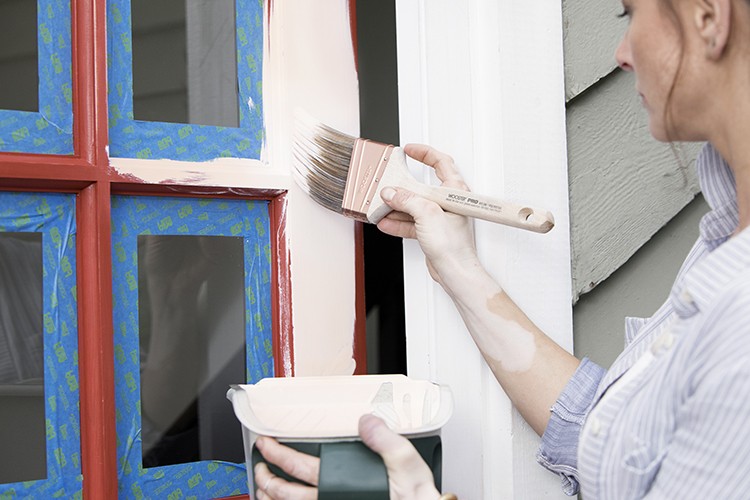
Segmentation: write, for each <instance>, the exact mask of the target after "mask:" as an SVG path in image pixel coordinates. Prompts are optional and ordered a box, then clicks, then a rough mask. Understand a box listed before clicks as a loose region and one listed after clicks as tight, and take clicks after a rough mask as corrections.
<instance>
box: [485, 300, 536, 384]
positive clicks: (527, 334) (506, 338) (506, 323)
mask: <svg viewBox="0 0 750 500" xmlns="http://www.w3.org/2000/svg"><path fill="white" fill-rule="evenodd" d="M504 295H505V292H500V293H498V294H496V295H495V296H493V297H491V298H490V299H488V300H487V309H488V310H489V311H490V312H491V313H493V314H496V315H498V316H499V318H498V319H496V320H495V322H496V323H498V324H499V326H500V330H501V331H502V334H501V335H496V336H493V337H492V338H491V339H490V340H489V341H488V342H487V343H486V345H484V346H483V350H484V353H485V354H486V355H487V356H489V357H490V358H492V359H494V360H495V361H497V362H498V363H500V366H501V367H502V369H503V370H505V371H509V372H523V371H526V370H528V369H530V368H531V365H532V363H533V362H534V356H535V354H536V342H535V341H534V334H533V333H532V331H531V328H532V326H531V322H530V321H529V319H528V318H526V316H523V315H522V314H521V315H518V316H514V315H511V314H508V313H507V312H506V311H504V310H503V307H502V306H503V299H504Z"/></svg>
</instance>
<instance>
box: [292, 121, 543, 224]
mask: <svg viewBox="0 0 750 500" xmlns="http://www.w3.org/2000/svg"><path fill="white" fill-rule="evenodd" d="M295 124H296V127H295V137H294V139H295V140H294V166H295V172H296V175H295V179H296V180H297V183H298V184H299V185H300V186H301V187H302V189H304V190H305V191H306V192H307V193H308V194H309V195H310V196H311V197H312V198H313V199H314V200H315V201H316V202H318V203H319V204H320V205H323V206H324V207H326V208H328V209H330V210H333V211H334V212H338V213H341V214H343V215H345V216H347V217H350V218H353V219H356V220H359V221H362V222H369V223H372V224H376V223H377V222H378V221H380V220H381V219H382V218H383V217H385V216H386V215H387V214H388V213H389V212H390V211H391V208H390V207H389V206H388V205H387V204H386V203H385V202H384V201H383V200H382V199H381V197H380V191H381V189H382V188H384V187H388V186H390V187H399V188H404V189H407V190H409V191H412V192H414V193H416V194H418V195H420V196H422V197H424V198H426V199H428V200H431V201H433V202H435V203H437V204H438V205H440V207H441V208H442V209H443V210H445V211H447V212H452V213H455V214H458V215H466V216H468V217H474V218H477V219H483V220H486V221H489V222H495V223H498V224H504V225H506V226H512V227H517V228H520V229H526V230H528V231H533V232H536V233H546V232H548V231H549V230H550V229H552V228H553V227H554V225H555V222H554V218H553V217H552V214H551V213H550V212H548V211H546V210H540V209H535V208H531V207H528V206H526V205H517V204H514V203H510V202H507V201H504V200H500V199H496V198H491V197H487V196H483V195H479V194H476V193H472V192H470V191H464V190H461V189H454V188H449V187H444V186H440V187H437V186H428V185H425V184H422V183H421V182H419V181H417V180H416V179H415V178H414V177H413V176H412V175H411V173H410V172H409V169H408V167H407V165H406V154H405V153H404V150H403V149H401V148H400V147H397V146H393V145H390V144H382V143H379V142H375V141H370V140H369V139H360V138H355V137H352V136H350V135H347V134H344V133H342V132H339V131H338V130H335V129H333V128H331V127H329V126H327V125H324V124H321V123H318V122H316V121H315V120H314V119H313V118H311V117H310V116H309V115H307V114H305V113H304V112H301V111H298V112H297V114H296V116H295Z"/></svg>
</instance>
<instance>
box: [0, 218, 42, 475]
mask: <svg viewBox="0 0 750 500" xmlns="http://www.w3.org/2000/svg"><path fill="white" fill-rule="evenodd" d="M42 316H43V312H42V234H41V233H2V232H0V450H3V452H2V453H0V483H14V482H20V481H29V480H32V479H44V478H46V477H47V451H46V440H45V437H46V434H45V433H46V430H45V414H44V339H43V334H42V331H43V328H42ZM11 450H12V451H11Z"/></svg>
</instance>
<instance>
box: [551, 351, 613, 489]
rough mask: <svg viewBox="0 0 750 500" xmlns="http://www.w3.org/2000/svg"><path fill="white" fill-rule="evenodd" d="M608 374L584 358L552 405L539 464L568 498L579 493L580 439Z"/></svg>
mask: <svg viewBox="0 0 750 500" xmlns="http://www.w3.org/2000/svg"><path fill="white" fill-rule="evenodd" d="M605 372H606V370H605V369H604V368H602V367H601V366H599V365H597V364H596V363H594V362H593V361H591V360H589V359H588V358H583V360H582V361H581V364H580V365H579V366H578V368H577V369H576V371H575V373H574V374H573V377H571V379H570V380H569V381H568V383H567V385H566V386H565V389H563V391H562V393H560V396H559V397H558V398H557V401H555V404H554V405H552V408H551V409H550V411H551V412H552V414H551V415H550V419H549V422H548V423H547V428H546V429H545V431H544V435H543V436H542V442H541V445H540V446H539V451H538V452H537V462H539V463H540V464H541V465H542V466H543V467H545V468H546V469H548V470H550V471H552V472H554V473H555V474H557V475H558V476H560V479H561V481H562V489H563V492H564V493H565V494H566V495H575V494H576V493H578V489H579V484H578V469H577V454H578V437H579V435H580V434H581V427H582V426H583V422H584V420H585V419H586V415H587V413H588V411H589V409H590V407H591V404H592V402H593V400H594V396H595V394H596V389H597V387H598V386H599V382H600V381H601V379H602V378H603V377H604V374H605Z"/></svg>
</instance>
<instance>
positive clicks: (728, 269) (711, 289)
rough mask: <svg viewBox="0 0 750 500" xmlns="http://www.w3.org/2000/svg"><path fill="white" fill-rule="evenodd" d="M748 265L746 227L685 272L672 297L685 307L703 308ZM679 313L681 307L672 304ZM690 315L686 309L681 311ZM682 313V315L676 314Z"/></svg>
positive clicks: (749, 242) (749, 247) (749, 239)
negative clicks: (681, 282) (676, 294)
mask: <svg viewBox="0 0 750 500" xmlns="http://www.w3.org/2000/svg"><path fill="white" fill-rule="evenodd" d="M748 268H750V228H746V229H744V230H743V231H742V232H741V233H739V234H737V235H736V236H734V237H732V238H730V239H729V240H727V241H726V242H725V243H723V244H722V245H721V246H720V247H719V248H717V249H716V250H714V251H713V252H711V253H710V254H708V255H707V256H706V257H705V258H704V259H703V260H702V261H700V262H698V263H697V264H695V266H694V267H693V268H692V269H690V270H689V271H688V273H687V274H686V275H685V280H684V281H683V284H682V289H681V291H680V292H679V295H678V296H677V297H674V296H673V300H676V301H677V302H680V303H681V305H683V306H685V305H687V306H688V309H693V308H694V309H697V310H701V311H705V310H706V309H707V308H708V307H709V306H710V304H711V303H712V302H713V300H714V299H715V297H716V296H717V295H718V294H719V293H720V292H721V291H723V290H725V289H726V287H727V285H729V283H731V282H732V280H734V279H735V278H736V277H737V276H739V275H740V274H741V273H742V272H744V271H746V270H747V269H748ZM675 309H676V310H677V313H678V314H680V313H681V310H682V309H683V307H675ZM685 312H687V313H688V314H687V315H690V314H689V312H690V311H687V310H686V311H685ZM680 315H681V316H683V314H680Z"/></svg>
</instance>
